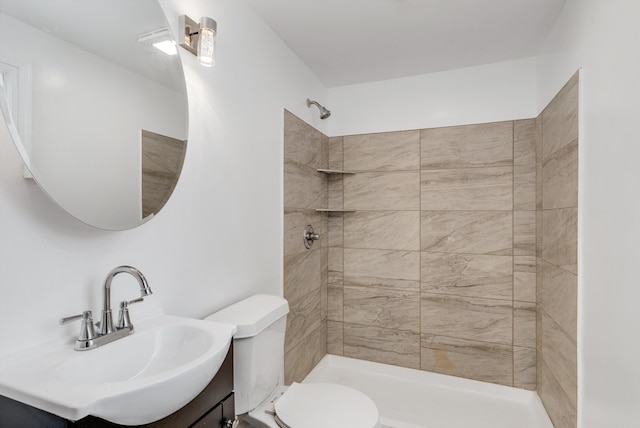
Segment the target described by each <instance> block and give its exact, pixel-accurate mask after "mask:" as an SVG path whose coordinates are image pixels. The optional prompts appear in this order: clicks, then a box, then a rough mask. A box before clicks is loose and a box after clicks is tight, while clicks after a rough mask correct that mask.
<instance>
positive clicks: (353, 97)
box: [327, 58, 538, 136]
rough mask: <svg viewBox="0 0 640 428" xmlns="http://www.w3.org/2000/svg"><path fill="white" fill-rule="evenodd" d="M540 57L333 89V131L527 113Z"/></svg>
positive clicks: (348, 132) (375, 129)
mask: <svg viewBox="0 0 640 428" xmlns="http://www.w3.org/2000/svg"><path fill="white" fill-rule="evenodd" d="M535 95H536V74H535V59H534V58H526V59H521V60H515V61H507V62H500V63H495V64H489V65H481V66H477V67H469V68H463V69H459V70H452V71H445V72H441V73H432V74H423V75H419V76H412V77H406V78H402V79H393V80H385V81H381V82H372V83H364V84H360V85H351V86H341V87H336V88H330V89H329V95H328V97H329V100H328V104H327V108H329V109H330V110H331V112H332V115H331V119H330V120H329V132H330V135H331V136H340V135H353V134H365V133H371V132H386V131H399V130H406V129H420V128H435V127H440V126H455V125H466V124H471V123H483V122H498V121H502V120H513V119H527V118H531V117H535V116H536V115H537V113H538V112H537V110H536V104H535Z"/></svg>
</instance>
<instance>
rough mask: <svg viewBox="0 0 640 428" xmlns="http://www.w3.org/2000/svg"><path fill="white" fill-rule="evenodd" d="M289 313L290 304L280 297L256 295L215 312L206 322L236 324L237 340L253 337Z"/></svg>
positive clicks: (235, 336)
mask: <svg viewBox="0 0 640 428" xmlns="http://www.w3.org/2000/svg"><path fill="white" fill-rule="evenodd" d="M288 313H289V303H288V302H287V301H286V300H285V299H283V298H282V297H279V296H272V295H270V294H255V295H253V296H251V297H247V298H246V299H244V300H241V301H239V302H238V303H234V304H233V305H231V306H227V307H226V308H224V309H222V310H220V311H218V312H215V313H213V314H211V315H209V316H208V317H206V318H205V320H209V321H216V322H221V323H226V324H235V325H236V326H237V327H238V331H237V332H236V334H235V335H234V338H235V339H242V338H245V337H253V336H255V335H256V334H258V333H260V332H261V331H262V330H264V329H265V328H267V327H269V326H270V325H271V324H273V323H274V322H276V321H277V320H279V319H280V318H282V317H283V316H285V315H287V314H288Z"/></svg>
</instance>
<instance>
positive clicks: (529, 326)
mask: <svg viewBox="0 0 640 428" xmlns="http://www.w3.org/2000/svg"><path fill="white" fill-rule="evenodd" d="M513 345H514V346H521V347H523V348H532V349H535V347H536V304H535V303H529V302H513Z"/></svg>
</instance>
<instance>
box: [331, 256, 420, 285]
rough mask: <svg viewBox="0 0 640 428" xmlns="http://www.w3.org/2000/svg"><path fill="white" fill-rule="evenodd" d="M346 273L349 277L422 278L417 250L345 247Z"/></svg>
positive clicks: (416, 279) (415, 279)
mask: <svg viewBox="0 0 640 428" xmlns="http://www.w3.org/2000/svg"><path fill="white" fill-rule="evenodd" d="M344 273H345V276H349V277H358V276H362V277H375V278H389V279H408V280H413V281H419V280H420V253H419V252H417V251H387V250H359V249H350V248H345V250H344Z"/></svg>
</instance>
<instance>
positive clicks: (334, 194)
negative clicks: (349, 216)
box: [327, 174, 344, 210]
mask: <svg viewBox="0 0 640 428" xmlns="http://www.w3.org/2000/svg"><path fill="white" fill-rule="evenodd" d="M327 191H328V196H327V200H328V202H327V208H329V209H333V210H341V209H342V208H343V207H344V192H343V180H342V176H341V175H337V174H336V175H334V174H330V175H328V176H327Z"/></svg>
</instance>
